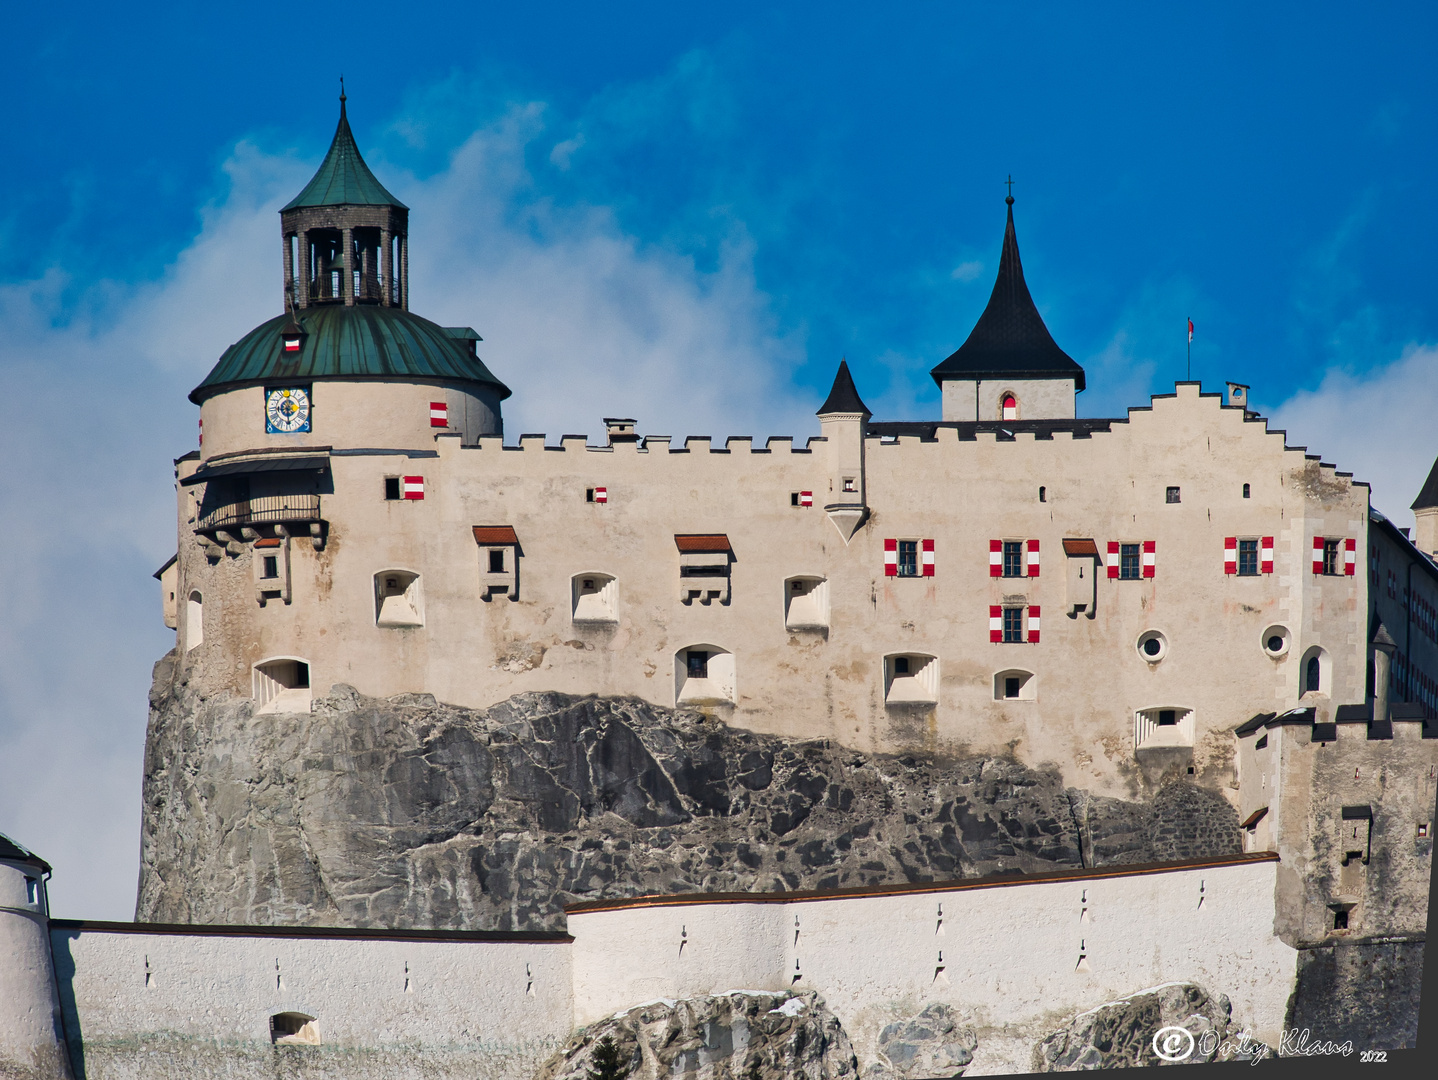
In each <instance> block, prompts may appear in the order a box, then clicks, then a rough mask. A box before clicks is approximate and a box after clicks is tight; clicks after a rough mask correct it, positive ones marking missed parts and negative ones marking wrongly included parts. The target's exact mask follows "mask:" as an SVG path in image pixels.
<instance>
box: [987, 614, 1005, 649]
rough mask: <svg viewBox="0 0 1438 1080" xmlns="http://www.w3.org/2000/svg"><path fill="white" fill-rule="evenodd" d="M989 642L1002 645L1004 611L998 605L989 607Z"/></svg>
mask: <svg viewBox="0 0 1438 1080" xmlns="http://www.w3.org/2000/svg"><path fill="white" fill-rule="evenodd" d="M989 640H990V641H992V642H994V643H995V644H999V645H1001V644H1003V640H1004V609H1003V607H1002V606H1001V605H999V604H990V605H989Z"/></svg>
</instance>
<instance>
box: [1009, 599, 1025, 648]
mask: <svg viewBox="0 0 1438 1080" xmlns="http://www.w3.org/2000/svg"><path fill="white" fill-rule="evenodd" d="M1023 640H1024V609H1023V608H1021V607H1006V608H1004V641H1005V642H1007V643H1009V644H1018V643H1021V642H1022V641H1023Z"/></svg>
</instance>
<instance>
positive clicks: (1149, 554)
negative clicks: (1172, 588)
mask: <svg viewBox="0 0 1438 1080" xmlns="http://www.w3.org/2000/svg"><path fill="white" fill-rule="evenodd" d="M1157 551H1158V544H1157V542H1155V541H1153V540H1145V541H1144V542H1143V576H1144V577H1153V565H1154V558H1155V553H1156V552H1157Z"/></svg>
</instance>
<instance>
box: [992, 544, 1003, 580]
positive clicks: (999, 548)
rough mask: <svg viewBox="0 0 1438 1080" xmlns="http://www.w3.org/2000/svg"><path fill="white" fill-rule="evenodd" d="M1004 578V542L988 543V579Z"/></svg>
mask: <svg viewBox="0 0 1438 1080" xmlns="http://www.w3.org/2000/svg"><path fill="white" fill-rule="evenodd" d="M1003 576H1004V542H1003V541H1002V540H990V541H989V577H1003Z"/></svg>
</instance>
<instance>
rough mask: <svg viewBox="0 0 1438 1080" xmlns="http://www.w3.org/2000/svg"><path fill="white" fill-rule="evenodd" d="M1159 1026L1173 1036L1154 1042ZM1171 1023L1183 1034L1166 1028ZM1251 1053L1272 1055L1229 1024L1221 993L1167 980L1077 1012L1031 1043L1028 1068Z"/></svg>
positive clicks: (1190, 1060)
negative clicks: (1031, 1057)
mask: <svg viewBox="0 0 1438 1080" xmlns="http://www.w3.org/2000/svg"><path fill="white" fill-rule="evenodd" d="M1165 1028H1167V1029H1170V1034H1172V1035H1173V1036H1174V1037H1173V1038H1172V1039H1162V1040H1161V1041H1160V1042H1159V1044H1158V1047H1157V1048H1155V1045H1154V1038H1155V1036H1156V1035H1158V1034H1159V1032H1160V1031H1162V1030H1163V1029H1165ZM1176 1028H1182V1029H1183V1030H1184V1031H1187V1032H1188V1036H1183V1035H1181V1034H1179V1033H1177V1032H1174V1031H1172V1029H1176ZM1160 1051H1162V1053H1160ZM1255 1056H1264V1057H1271V1056H1273V1055H1272V1052H1271V1051H1270V1050H1269V1048H1268V1047H1265V1046H1263V1045H1262V1044H1261V1043H1252V1042H1248V1041H1247V1040H1246V1039H1242V1038H1240V1037H1239V1033H1238V1032H1237V1031H1233V1030H1231V1029H1230V1005H1229V1001H1228V998H1227V997H1226V996H1224V995H1222V994H1220V995H1219V996H1218V997H1213V996H1211V995H1210V994H1209V992H1208V991H1207V990H1205V989H1203V987H1201V986H1197V985H1195V984H1193V983H1167V984H1165V985H1163V986H1156V987H1153V988H1151V989H1148V990H1141V991H1139V992H1138V993H1136V994H1133V995H1131V996H1129V997H1127V998H1124V999H1123V1000H1121V1001H1111V1002H1108V1003H1107V1004H1104V1005H1100V1006H1099V1007H1098V1008H1096V1009H1091V1010H1089V1011H1088V1012H1086V1013H1080V1014H1079V1015H1078V1016H1076V1017H1074V1018H1073V1020H1072V1021H1070V1023H1069V1024H1068V1026H1066V1027H1065V1028H1063V1029H1062V1030H1060V1031H1056V1032H1054V1033H1053V1034H1052V1035H1050V1036H1049V1037H1048V1038H1046V1039H1044V1040H1043V1041H1042V1042H1041V1043H1039V1045H1038V1046H1037V1047H1036V1048H1035V1050H1034V1071H1035V1072H1069V1071H1073V1070H1079V1069H1123V1068H1136V1067H1138V1066H1143V1065H1163V1064H1166V1063H1167V1064H1176V1065H1193V1064H1202V1063H1205V1062H1210V1061H1215V1060H1223V1061H1230V1060H1249V1059H1250V1058H1252V1057H1255ZM1165 1057H1166V1058H1167V1059H1168V1060H1167V1061H1165Z"/></svg>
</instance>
